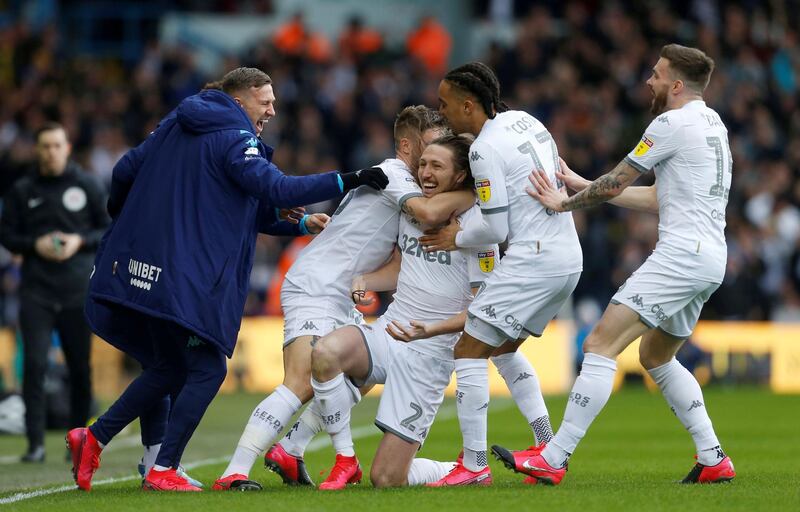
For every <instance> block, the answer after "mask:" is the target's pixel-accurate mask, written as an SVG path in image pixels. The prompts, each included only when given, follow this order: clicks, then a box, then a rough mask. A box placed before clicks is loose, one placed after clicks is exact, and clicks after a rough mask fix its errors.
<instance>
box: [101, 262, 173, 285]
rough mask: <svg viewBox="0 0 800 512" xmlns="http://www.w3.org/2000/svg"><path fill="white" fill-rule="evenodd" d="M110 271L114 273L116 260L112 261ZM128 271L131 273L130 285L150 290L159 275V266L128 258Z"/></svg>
mask: <svg viewBox="0 0 800 512" xmlns="http://www.w3.org/2000/svg"><path fill="white" fill-rule="evenodd" d="M112 273H116V262H114V269H113V271H112ZM128 273H129V274H130V275H131V281H130V283H131V286H135V287H137V288H141V289H142V290H150V288H152V286H153V283H157V282H158V278H159V277H161V267H157V266H155V265H153V264H152V263H145V262H143V261H137V260H134V259H129V260H128Z"/></svg>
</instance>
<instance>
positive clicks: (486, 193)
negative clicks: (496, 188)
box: [475, 180, 492, 203]
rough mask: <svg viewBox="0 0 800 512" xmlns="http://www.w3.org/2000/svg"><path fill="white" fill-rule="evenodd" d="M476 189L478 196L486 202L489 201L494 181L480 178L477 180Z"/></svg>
mask: <svg viewBox="0 0 800 512" xmlns="http://www.w3.org/2000/svg"><path fill="white" fill-rule="evenodd" d="M475 190H476V191H477V192H478V197H479V198H480V200H481V201H483V202H484V203H488V202H489V199H491V197H492V183H491V182H490V181H489V180H478V181H476V182H475Z"/></svg>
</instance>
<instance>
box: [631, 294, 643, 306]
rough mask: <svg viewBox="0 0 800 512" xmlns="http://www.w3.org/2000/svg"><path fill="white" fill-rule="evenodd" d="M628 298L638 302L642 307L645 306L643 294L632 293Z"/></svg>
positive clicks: (637, 304) (635, 302)
mask: <svg viewBox="0 0 800 512" xmlns="http://www.w3.org/2000/svg"><path fill="white" fill-rule="evenodd" d="M628 300H629V301H631V302H633V303H634V304H636V306H637V307H640V308H643V307H644V301H643V300H642V296H641V295H639V294H638V293H637V294H636V295H631V296H630V297H628Z"/></svg>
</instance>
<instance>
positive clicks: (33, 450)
mask: <svg viewBox="0 0 800 512" xmlns="http://www.w3.org/2000/svg"><path fill="white" fill-rule="evenodd" d="M71 149H72V146H71V145H70V143H69V141H68V140H67V133H66V131H65V130H64V127H63V126H61V125H60V124H58V123H52V122H50V123H46V124H45V125H44V126H43V127H42V128H41V129H40V130H38V132H37V134H36V153H37V156H38V169H37V170H38V172H37V173H32V174H30V175H27V176H25V177H23V178H20V179H19V180H18V181H17V182H16V183H15V184H14V186H13V187H12V188H11V189H10V190H9V192H8V193H7V195H6V196H5V198H4V199H3V210H2V217H0V243H2V244H3V245H4V246H5V247H6V248H7V249H8V250H9V251H11V252H13V253H15V254H20V255H22V257H23V263H22V280H21V285H20V312H19V327H20V330H21V332H22V339H23V346H24V376H23V383H22V394H23V398H24V399H25V427H26V432H27V436H28V452H27V453H26V454H25V455H24V456H23V457H22V461H23V462H43V461H44V456H45V450H44V430H45V393H44V376H45V370H46V369H47V362H48V357H47V356H48V352H49V349H50V345H51V339H52V332H53V330H54V329H55V330H56V331H58V334H59V338H60V339H61V347H62V350H63V351H64V357H65V359H66V362H67V367H68V368H69V373H70V411H71V412H70V428H74V427H81V426H85V425H86V421H87V419H88V416H89V403H90V401H91V396H92V393H91V375H90V367H89V353H90V341H91V333H90V331H89V327H88V325H87V324H86V320H85V318H84V315H83V303H84V299H85V296H86V290H87V288H88V283H89V275H90V273H91V271H92V265H93V263H94V253H95V250H96V249H97V245H98V244H99V242H100V238H101V237H102V235H103V232H104V231H105V229H106V227H107V226H108V224H109V222H110V220H109V218H108V214H107V213H106V210H105V200H106V196H105V191H104V190H103V189H102V187H101V186H100V185H99V184H98V182H97V181H96V180H95V179H94V178H93V177H91V176H89V175H88V174H86V173H85V172H83V171H82V170H81V169H80V168H79V167H78V165H77V164H75V163H73V162H70V161H69V155H70V151H71Z"/></svg>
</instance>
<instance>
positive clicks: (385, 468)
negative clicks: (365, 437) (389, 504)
mask: <svg viewBox="0 0 800 512" xmlns="http://www.w3.org/2000/svg"><path fill="white" fill-rule="evenodd" d="M402 468H403V464H388V461H386V460H385V459H376V460H374V461H373V463H372V467H370V470H369V480H370V482H372V486H373V487H376V488H379V489H380V488H383V487H402V486H404V485H406V484H407V483H408V469H406V470H405V472H403V470H402Z"/></svg>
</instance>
